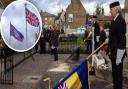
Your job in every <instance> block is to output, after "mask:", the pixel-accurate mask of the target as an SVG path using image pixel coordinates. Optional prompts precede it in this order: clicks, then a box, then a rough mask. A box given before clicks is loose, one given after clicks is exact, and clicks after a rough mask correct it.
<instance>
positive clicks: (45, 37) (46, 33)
mask: <svg viewBox="0 0 128 89" xmlns="http://www.w3.org/2000/svg"><path fill="white" fill-rule="evenodd" d="M63 33H64V31H62V30H59V28H58V27H57V26H55V25H54V26H52V27H51V26H50V27H49V28H48V27H43V28H42V33H41V37H40V39H39V41H38V43H37V44H36V46H35V50H36V51H38V49H39V48H38V47H40V50H39V53H40V54H44V53H46V47H47V45H46V44H48V46H49V47H48V48H49V51H50V52H51V54H53V55H54V61H57V60H58V50H57V48H58V44H59V35H60V34H63ZM39 45H40V46H39Z"/></svg>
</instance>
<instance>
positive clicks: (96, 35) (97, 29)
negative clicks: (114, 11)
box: [92, 16, 100, 49]
mask: <svg viewBox="0 0 128 89" xmlns="http://www.w3.org/2000/svg"><path fill="white" fill-rule="evenodd" d="M92 20H93V23H94V49H97V48H98V46H99V37H100V36H99V35H100V27H99V23H98V22H97V16H93V18H92Z"/></svg>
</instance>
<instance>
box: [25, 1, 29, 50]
mask: <svg viewBox="0 0 128 89" xmlns="http://www.w3.org/2000/svg"><path fill="white" fill-rule="evenodd" d="M26 5H27V4H26V3H25V16H26ZM25 19H27V18H26V17H25ZM27 35H28V34H27V20H26V48H27V47H28V36H27Z"/></svg>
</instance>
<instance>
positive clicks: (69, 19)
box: [68, 14, 73, 22]
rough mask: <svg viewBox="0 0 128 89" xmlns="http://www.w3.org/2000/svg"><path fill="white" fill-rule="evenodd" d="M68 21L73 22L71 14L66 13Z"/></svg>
mask: <svg viewBox="0 0 128 89" xmlns="http://www.w3.org/2000/svg"><path fill="white" fill-rule="evenodd" d="M68 22H73V14H69V15H68Z"/></svg>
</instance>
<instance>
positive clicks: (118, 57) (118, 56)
mask: <svg viewBox="0 0 128 89" xmlns="http://www.w3.org/2000/svg"><path fill="white" fill-rule="evenodd" d="M124 53H125V49H117V54H116V65H119V64H120V63H121V62H122V61H121V59H122V57H123V55H124Z"/></svg>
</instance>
